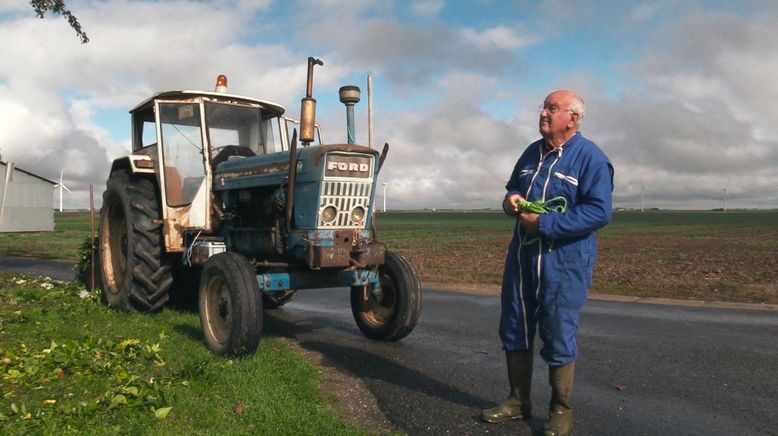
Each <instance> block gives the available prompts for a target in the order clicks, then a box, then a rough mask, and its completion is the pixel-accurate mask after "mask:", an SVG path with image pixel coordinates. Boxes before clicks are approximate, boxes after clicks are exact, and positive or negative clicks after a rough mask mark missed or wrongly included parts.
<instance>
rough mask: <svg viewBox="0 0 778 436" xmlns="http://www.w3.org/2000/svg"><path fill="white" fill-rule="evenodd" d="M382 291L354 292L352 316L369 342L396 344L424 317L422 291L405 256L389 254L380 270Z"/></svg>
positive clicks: (365, 288)
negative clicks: (395, 342) (422, 312)
mask: <svg viewBox="0 0 778 436" xmlns="http://www.w3.org/2000/svg"><path fill="white" fill-rule="evenodd" d="M378 275H379V279H380V283H381V288H380V291H377V290H373V289H371V287H370V286H353V287H352V288H351V312H352V313H353V315H354V320H355V321H356V322H357V326H358V327H359V330H361V331H362V333H363V334H364V335H365V336H367V337H368V338H370V339H377V340H380V341H397V340H399V339H402V338H404V337H405V336H408V334H410V333H411V332H412V331H413V329H414V328H415V327H416V322H417V321H418V320H419V314H420V313H421V287H420V285H419V279H418V277H417V275H416V271H415V270H414V269H413V266H412V265H411V263H410V262H409V261H408V259H406V258H405V257H403V256H400V255H399V254H396V253H393V252H391V251H388V252H387V253H386V260H385V262H384V264H383V265H381V266H379V267H378Z"/></svg>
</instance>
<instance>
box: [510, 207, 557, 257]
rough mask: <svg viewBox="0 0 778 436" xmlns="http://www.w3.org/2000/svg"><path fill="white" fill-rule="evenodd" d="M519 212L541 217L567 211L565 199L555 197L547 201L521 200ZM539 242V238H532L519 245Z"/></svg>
mask: <svg viewBox="0 0 778 436" xmlns="http://www.w3.org/2000/svg"><path fill="white" fill-rule="evenodd" d="M518 209H519V212H531V213H536V214H539V215H542V214H544V213H548V212H557V213H563V212H565V211H566V210H567V199H566V198H565V197H562V196H561V195H560V196H557V197H554V198H552V199H550V200H548V201H543V200H535V201H529V200H522V201H521V202H520V203H519V205H518ZM539 240H540V236H533V237H531V238H529V239H527V240H525V241H524V242H523V243H522V244H521V245H532V244H534V243H535V242H537V241H539ZM552 246H553V243H551V242H549V243H548V251H551V248H552Z"/></svg>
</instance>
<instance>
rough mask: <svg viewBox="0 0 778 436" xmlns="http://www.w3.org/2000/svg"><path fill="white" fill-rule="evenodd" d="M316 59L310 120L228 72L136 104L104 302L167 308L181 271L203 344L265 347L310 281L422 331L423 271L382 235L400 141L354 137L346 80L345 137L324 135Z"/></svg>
mask: <svg viewBox="0 0 778 436" xmlns="http://www.w3.org/2000/svg"><path fill="white" fill-rule="evenodd" d="M315 65H323V62H321V61H320V60H318V59H314V58H309V59H308V75H307V84H306V85H307V86H306V97H305V98H303V99H302V101H301V111H300V119H299V120H296V119H294V118H290V117H286V116H285V115H284V112H285V110H284V108H283V107H282V106H280V105H278V104H275V103H272V102H269V101H265V100H259V99H255V98H251V97H245V96H240V95H235V94H231V93H229V92H228V91H227V78H226V77H225V76H223V75H221V76H219V77H218V79H217V81H216V87H215V89H214V91H212V92H211V91H194V90H182V91H166V92H160V93H157V94H155V95H154V96H152V97H151V98H149V99H147V100H145V101H143V102H142V103H140V104H139V105H137V106H136V107H135V108H134V109H133V110H132V111H130V113H131V118H132V154H130V155H129V156H126V157H121V158H119V159H116V160H114V161H113V163H112V165H111V170H110V174H109V176H108V180H107V183H106V190H105V192H104V194H103V206H102V209H101V212H100V232H99V236H98V244H97V245H98V248H99V262H96V263H98V265H99V266H98V268H99V270H100V273H101V274H100V278H101V279H102V286H101V292H102V298H103V300H104V301H105V303H107V304H108V305H109V306H111V307H114V308H117V309H123V310H131V311H139V312H155V311H158V310H160V309H161V308H162V307H163V306H164V305H165V304H166V303H167V302H168V301H169V300H170V294H171V289H173V287H174V286H175V285H182V286H184V287H185V289H184V292H185V293H187V292H188V293H189V294H190V295H191V296H192V298H194V293H195V292H196V293H197V294H196V295H197V305H198V311H199V317H200V323H201V327H202V333H203V337H204V341H205V344H206V345H207V347H208V348H209V349H210V350H211V351H213V352H215V353H217V354H220V355H224V356H239V355H247V354H251V353H253V352H254V351H255V350H256V349H257V348H258V347H259V343H260V339H261V336H262V327H263V313H264V310H270V309H276V308H278V307H280V306H283V305H284V304H286V303H288V302H289V301H290V300H291V299H292V297H293V296H294V294H295V292H296V291H297V290H300V289H314V288H320V289H321V288H338V287H341V288H342V287H350V289H351V311H352V313H353V316H354V320H355V321H356V324H357V326H358V328H359V330H361V332H362V333H363V334H364V335H365V336H367V337H368V338H371V339H376V340H381V341H396V340H399V339H402V338H403V337H405V336H407V335H408V334H410V333H411V331H413V329H414V327H415V326H416V323H417V321H418V318H419V314H420V311H421V291H420V285H419V279H418V276H417V274H416V271H415V270H414V268H413V266H412V265H411V263H410V262H409V261H408V260H407V259H406V258H405V257H403V256H401V255H400V254H397V253H395V252H392V251H388V250H387V249H386V247H385V245H384V244H383V243H381V242H379V241H378V240H377V235H376V227H375V217H374V211H375V205H374V199H375V193H376V185H377V177H378V172H379V170H380V169H381V165H382V164H383V162H384V159H385V157H386V155H387V152H388V144H385V145H384V147H383V151H382V152H381V153H379V152H378V151H377V150H375V149H373V148H369V147H364V146H361V145H356V144H354V140H353V138H354V119H353V118H354V115H353V114H354V112H353V106H354V104H356V103H357V102H358V101H359V98H360V91H359V88H358V87H356V86H344V87H342V88H340V92H339V97H340V101H341V102H342V103H344V104H345V105H346V108H347V111H346V112H347V131H348V132H347V133H348V134H347V135H346V136H347V143H340V144H329V145H327V144H323V143H322V141H321V129H320V126H319V125H318V124H316V122H315V113H316V100H315V99H314V98H313V97H312V88H313V68H314V66H315ZM298 129H299V132H300V133H299V142H300V145H299V146H298V144H297V142H298ZM193 275H194V276H195V277H197V280H189V282H191V283H189V284H187V283H186V280H184V279H185V278H190V277H192V276H193Z"/></svg>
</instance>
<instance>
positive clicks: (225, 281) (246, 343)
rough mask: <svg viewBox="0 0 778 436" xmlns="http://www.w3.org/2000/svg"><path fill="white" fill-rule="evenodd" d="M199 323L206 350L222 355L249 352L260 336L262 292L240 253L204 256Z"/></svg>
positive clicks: (257, 343) (257, 344) (250, 268)
mask: <svg viewBox="0 0 778 436" xmlns="http://www.w3.org/2000/svg"><path fill="white" fill-rule="evenodd" d="M198 306H199V311H200V325H201V327H202V330H203V337H204V339H205V344H206V345H207V346H208V349H210V350H211V351H213V352H214V353H216V354H220V355H223V356H240V355H245V354H251V353H253V352H254V351H255V350H256V349H257V347H259V341H260V338H261V337H262V295H261V293H260V291H259V285H258V284H257V277H256V275H255V274H254V268H253V267H252V266H251V264H250V263H249V261H248V260H247V259H246V258H245V257H243V256H241V255H240V254H237V253H233V252H224V253H219V254H216V255H214V256H211V257H209V258H208V260H207V261H206V262H205V266H204V267H203V273H202V276H201V278H200V295H199V300H198Z"/></svg>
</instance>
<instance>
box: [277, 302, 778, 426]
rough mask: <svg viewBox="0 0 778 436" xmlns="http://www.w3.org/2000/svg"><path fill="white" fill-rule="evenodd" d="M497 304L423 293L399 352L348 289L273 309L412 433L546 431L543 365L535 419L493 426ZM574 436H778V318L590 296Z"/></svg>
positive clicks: (500, 393)
mask: <svg viewBox="0 0 778 436" xmlns="http://www.w3.org/2000/svg"><path fill="white" fill-rule="evenodd" d="M498 318H499V299H498V298H496V297H484V296H471V295H462V294H455V293H447V292H436V291H431V290H425V292H424V300H423V308H422V318H421V320H420V322H419V325H418V326H417V328H416V330H415V331H414V332H413V333H412V334H411V335H410V336H408V337H407V338H405V339H404V340H402V341H400V342H398V343H381V342H375V341H371V340H368V339H365V338H364V337H362V336H361V334H360V333H359V331H358V330H357V328H356V325H355V324H354V322H353V319H352V318H351V312H350V309H349V298H348V290H347V289H328V290H318V291H300V292H298V293H297V295H296V296H295V299H294V300H293V301H292V302H291V303H289V304H287V305H286V306H284V307H283V308H282V309H279V310H275V311H271V312H268V315H266V319H265V332H266V334H273V335H278V336H285V337H290V338H293V339H295V340H296V341H298V342H299V343H300V344H301V345H302V346H303V347H305V348H308V349H311V350H315V351H317V352H319V353H321V354H323V355H324V356H325V359H326V362H327V363H328V364H331V365H334V366H336V367H339V368H342V369H343V370H345V371H347V372H348V373H351V374H352V375H354V376H357V377H359V378H360V379H361V380H363V382H364V383H366V385H367V386H368V388H369V389H370V391H371V392H372V393H373V394H374V395H375V397H376V399H377V401H378V404H379V406H380V408H381V410H382V411H383V413H384V414H385V415H386V417H387V418H388V419H389V420H390V421H391V422H392V423H393V424H395V425H397V426H398V428H399V429H401V430H404V431H407V432H408V433H410V434H456V435H463V434H498V435H501V434H506V435H507V434H511V435H516V434H519V435H530V434H533V428H534V429H535V431H536V433H537V431H539V430H540V429H542V426H543V423H544V421H545V410H546V407H547V406H546V405H547V404H548V400H549V395H550V393H549V391H550V389H549V387H548V384H547V373H548V372H547V367H546V365H545V363H543V361H542V360H540V359H539V358H536V360H535V374H534V377H533V394H532V400H533V405H534V408H535V413H534V414H535V418H533V420H532V421H531V422H530V423H529V424H526V423H523V422H517V421H512V422H508V423H501V424H486V423H482V422H480V421H479V420H478V413H479V410H480V409H482V408H486V407H491V406H492V405H493V404H495V402H496V401H498V400H501V399H503V398H504V397H505V396H506V395H507V376H506V373H505V371H506V370H505V362H504V360H505V359H504V354H503V352H502V351H501V348H500V342H499V340H498V337H497V325H498ZM578 338H579V354H580V356H579V359H578V362H577V373H576V381H575V391H574V400H573V401H574V407H575V412H576V420H575V430H576V431H575V434H576V435H661V436H668V435H778V411H777V410H776V404H778V378H776V377H778V371H777V370H778V313H776V312H774V311H759V310H730V309H710V308H692V307H678V306H667V305H651V304H637V303H619V302H605V301H590V302H589V303H587V306H586V307H585V308H584V311H583V312H582V314H581V328H580V330H579V335H578Z"/></svg>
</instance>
